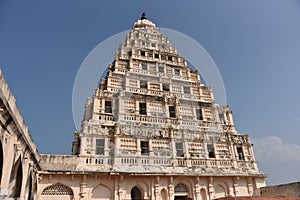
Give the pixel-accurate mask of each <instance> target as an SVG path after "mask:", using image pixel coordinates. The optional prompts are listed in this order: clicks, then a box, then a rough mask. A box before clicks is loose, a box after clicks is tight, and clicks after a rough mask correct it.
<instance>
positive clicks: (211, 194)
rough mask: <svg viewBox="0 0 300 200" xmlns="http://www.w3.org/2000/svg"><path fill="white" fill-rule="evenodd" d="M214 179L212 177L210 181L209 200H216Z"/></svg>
mask: <svg viewBox="0 0 300 200" xmlns="http://www.w3.org/2000/svg"><path fill="white" fill-rule="evenodd" d="M214 193H215V191H214V178H213V177H212V176H211V177H209V180H208V194H209V200H212V199H214V196H213V195H214Z"/></svg>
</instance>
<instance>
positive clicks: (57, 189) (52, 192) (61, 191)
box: [41, 183, 73, 200]
mask: <svg viewBox="0 0 300 200" xmlns="http://www.w3.org/2000/svg"><path fill="white" fill-rule="evenodd" d="M41 199H42V200H53V199H59V200H72V199H73V191H72V189H71V188H69V187H67V186H65V185H63V184H60V183H57V184H54V185H50V186H48V187H46V188H45V189H44V190H43V192H42V195H41Z"/></svg>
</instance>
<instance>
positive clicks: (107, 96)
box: [36, 14, 266, 200]
mask: <svg viewBox="0 0 300 200" xmlns="http://www.w3.org/2000/svg"><path fill="white" fill-rule="evenodd" d="M112 53H113V52H112ZM85 108H86V110H85V114H84V119H83V121H82V129H81V130H80V132H75V133H74V141H73V143H72V154H73V155H39V156H40V158H41V160H40V162H39V163H38V167H40V170H39V171H38V180H37V195H36V197H37V199H42V200H50V199H74V200H79V199H102V200H103V199H107V200H108V199H118V200H130V199H134V200H138V199H152V200H167V199H170V200H171V199H172V200H173V199H175V200H181V199H196V200H200V199H203V200H204V199H214V198H218V197H224V196H249V195H253V194H254V192H255V191H256V189H257V188H259V187H262V186H264V185H265V182H264V179H265V177H266V176H265V175H264V174H262V172H260V170H259V169H258V167H257V165H256V161H255V158H254V155H253V149H252V144H251V142H250V140H249V135H241V134H240V133H239V132H237V130H236V129H235V126H234V122H233V119H232V112H231V111H230V110H229V107H228V106H219V105H217V104H216V103H215V100H214V98H213V93H212V90H211V88H210V87H209V86H206V85H204V84H203V83H201V81H200V74H199V72H198V71H193V70H192V69H191V68H190V67H189V66H188V65H187V61H186V60H185V58H183V57H181V56H180V55H179V54H178V53H177V50H176V48H175V47H174V46H172V45H171V44H170V42H169V41H168V39H167V38H165V37H163V36H162V34H161V33H159V30H158V28H156V26H155V24H154V23H152V22H151V21H149V20H148V19H147V18H146V16H145V14H143V16H142V18H141V19H140V20H138V21H137V22H136V23H135V24H134V26H133V28H132V30H131V31H130V32H129V33H128V34H127V36H126V39H125V41H124V42H123V43H122V44H121V45H120V48H119V49H118V51H117V54H116V57H115V59H114V61H113V63H112V64H110V65H109V67H108V72H107V75H106V77H105V78H104V79H102V80H101V83H100V85H99V87H98V88H96V90H95V94H94V96H93V97H92V98H90V99H88V102H87V104H86V107H85Z"/></svg>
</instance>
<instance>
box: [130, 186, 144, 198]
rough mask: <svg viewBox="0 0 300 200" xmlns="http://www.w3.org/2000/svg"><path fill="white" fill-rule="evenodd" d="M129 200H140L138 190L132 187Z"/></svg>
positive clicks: (140, 195)
mask: <svg viewBox="0 0 300 200" xmlns="http://www.w3.org/2000/svg"><path fill="white" fill-rule="evenodd" d="M131 200H142V193H141V191H140V189H139V188H137V187H134V188H132V189H131Z"/></svg>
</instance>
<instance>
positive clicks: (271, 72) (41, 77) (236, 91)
mask: <svg viewBox="0 0 300 200" xmlns="http://www.w3.org/2000/svg"><path fill="white" fill-rule="evenodd" d="M186 2H187V3H186ZM143 11H146V12H147V13H148V17H149V19H150V20H152V21H153V22H155V23H156V24H157V26H159V27H165V28H170V29H173V30H177V31H179V32H182V33H185V34H186V35H188V36H190V37H192V38H193V39H195V40H196V41H197V42H199V43H200V44H201V45H202V46H203V47H204V48H205V49H206V50H207V51H208V53H209V54H210V55H211V57H212V58H213V60H214V61H215V63H216V64H217V66H218V68H219V70H220V72H221V74H222V77H223V80H224V83H225V87H226V92H227V101H228V103H229V105H230V107H231V109H232V110H233V113H234V118H235V122H236V126H237V128H238V130H239V131H240V132H241V133H249V134H250V135H251V138H252V140H253V142H254V145H255V146H256V147H255V146H254V147H255V148H256V149H255V151H256V152H257V156H256V157H257V159H258V161H259V165H260V166H261V168H262V170H263V171H264V172H266V173H269V174H270V175H271V177H270V178H269V180H268V182H269V184H276V183H283V182H289V181H296V180H298V181H299V179H300V173H299V170H298V169H299V168H300V89H299V86H300V78H299V75H300V1H297V0H285V1H282V0H265V1H261V0H251V1H240V0H226V1H214V0H207V1H199V0H197V1H177V0H173V1H170V0H166V1H158V0H157V1H156V0H153V1H141V0H130V1H114V0H113V1H99V0H92V1H78V0H64V1H60V0H51V1H38V0H36V1H32V0H28V1H9V0H0V67H1V68H2V70H3V73H4V75H5V77H6V80H7V82H8V83H9V86H10V88H11V90H12V92H13V93H14V95H15V96H16V98H17V104H18V106H19V108H20V110H21V113H22V114H23V117H24V119H25V122H26V124H27V125H28V127H29V130H30V132H31V135H32V137H33V139H34V141H35V142H36V144H37V147H38V149H39V152H40V153H60V154H70V152H71V143H72V140H73V132H74V130H75V126H74V123H73V117H72V88H73V83H74V79H75V76H76V73H77V70H78V69H79V67H80V65H81V63H82V61H83V60H84V58H85V57H86V56H87V55H88V53H89V52H90V51H91V50H92V49H93V48H94V47H95V46H97V45H98V44H99V43H100V42H101V41H103V40H105V39H107V38H108V37H110V36H112V35H114V34H117V33H119V32H122V31H124V30H128V29H130V28H131V27H132V25H133V23H134V22H135V21H136V20H137V19H138V18H139V17H140V15H141V13H142V12H143ZM111 53H112V54H114V52H111ZM105 65H108V63H107V64H105ZM96 84H97V83H95V87H96ZM82 106H84V105H82ZM272 148H275V149H272ZM271 149H272V152H270V150H271ZM276 151H278V152H279V153H278V154H276V155H275V153H274V152H276ZM279 154H280V155H279ZM267 161H268V162H267ZM284 163H286V164H284ZM283 167H284V168H285V169H286V170H287V171H283V170H282V169H283ZM280 170H282V171H280Z"/></svg>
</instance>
